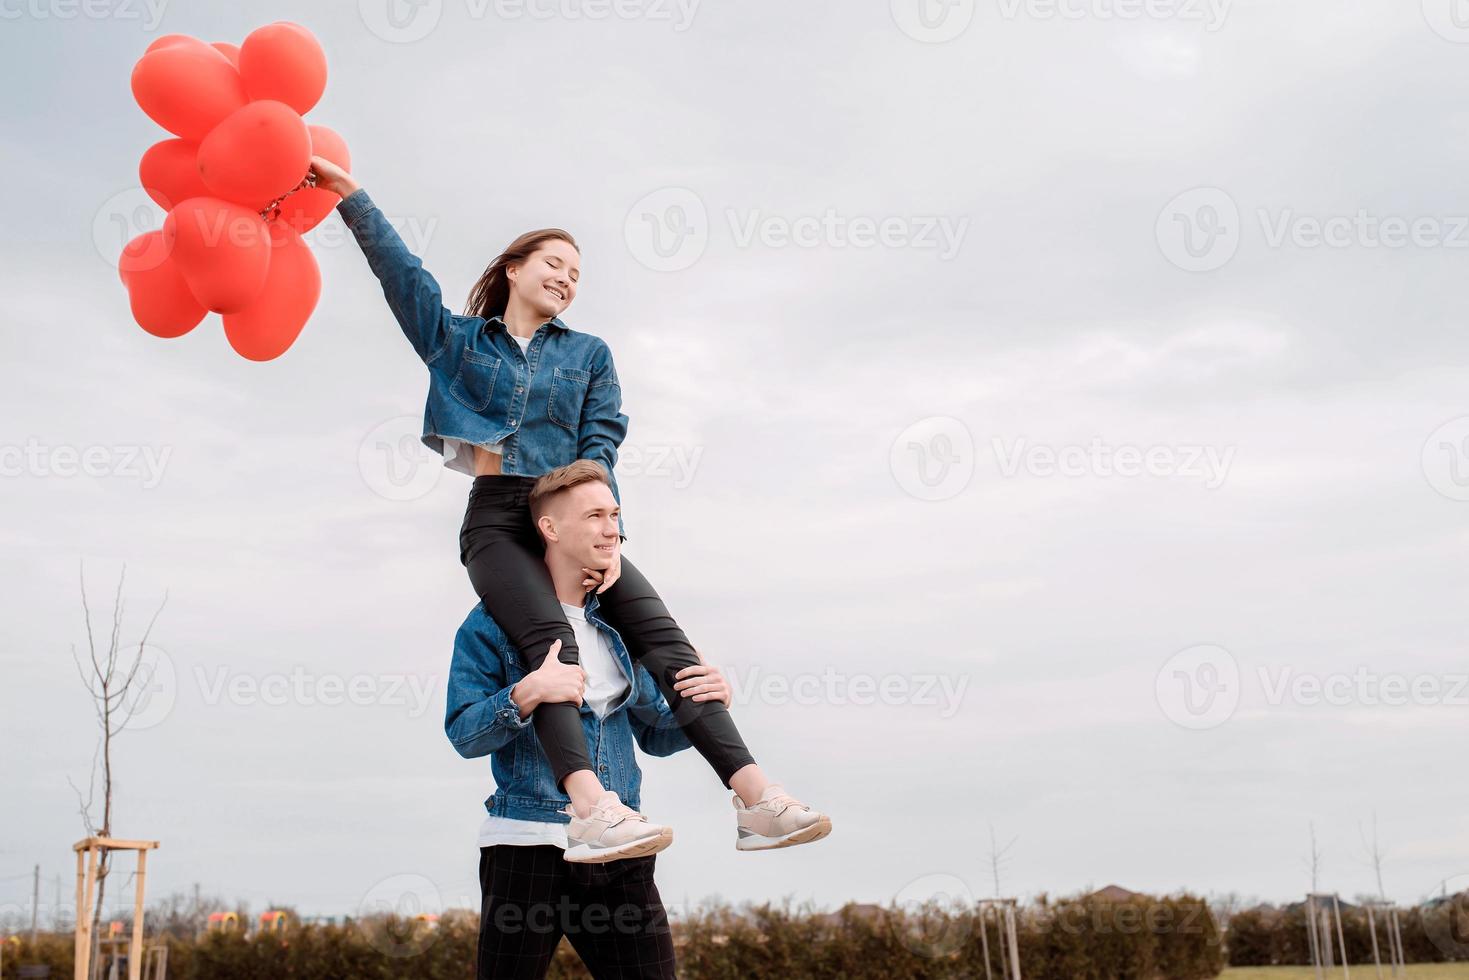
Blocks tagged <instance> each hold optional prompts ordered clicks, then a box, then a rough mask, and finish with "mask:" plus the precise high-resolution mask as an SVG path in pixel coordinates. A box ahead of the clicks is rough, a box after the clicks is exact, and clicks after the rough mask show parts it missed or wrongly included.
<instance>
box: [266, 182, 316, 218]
mask: <svg viewBox="0 0 1469 980" xmlns="http://www.w3.org/2000/svg"><path fill="white" fill-rule="evenodd" d="M315 186H316V173H315V171H307V173H306V177H305V178H304V179H303V180H302V181H301V183H299V184H297V185H296V186H295V187H292V188H291V189H290V190H288V191H286V192H285V193H284V194H282V195H281V196H280V197H278V198H276V199H275V200H274V201H271V202H270V203H269V204H267V205H266V206H265V207H264V208H262V209H261V211H260V217H262V218H264V219H265V220H266V221H274V220H275V219H276V218H279V217H280V214H281V202H282V201H284V200H285V199H286V198H288V197H290V196H291V195H292V194H294V193H296V192H297V191H299V190H301V188H303V187H315Z"/></svg>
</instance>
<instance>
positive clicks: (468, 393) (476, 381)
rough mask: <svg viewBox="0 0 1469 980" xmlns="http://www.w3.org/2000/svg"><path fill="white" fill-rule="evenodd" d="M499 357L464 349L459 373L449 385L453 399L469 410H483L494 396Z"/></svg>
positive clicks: (488, 405) (498, 378)
mask: <svg viewBox="0 0 1469 980" xmlns="http://www.w3.org/2000/svg"><path fill="white" fill-rule="evenodd" d="M500 363H501V362H500V359H499V358H498V357H496V356H495V355H493V354H481V353H480V352H479V351H475V350H466V351H465V352H464V354H463V356H461V357H460V359H459V373H458V374H456V375H455V376H454V383H453V384H452V385H450V386H449V394H451V395H453V396H454V400H455V401H457V402H458V403H459V404H461V405H463V406H464V407H465V408H467V409H469V410H470V411H471V412H483V411H484V410H485V409H486V408H489V407H490V403H491V402H492V401H494V398H495V383H496V382H497V381H499V380H500Z"/></svg>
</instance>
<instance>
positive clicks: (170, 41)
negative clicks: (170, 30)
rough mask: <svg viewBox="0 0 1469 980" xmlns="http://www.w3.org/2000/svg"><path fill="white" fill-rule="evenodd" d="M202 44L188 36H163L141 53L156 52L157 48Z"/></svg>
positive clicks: (195, 38)
mask: <svg viewBox="0 0 1469 980" xmlns="http://www.w3.org/2000/svg"><path fill="white" fill-rule="evenodd" d="M203 43H204V42H203V41H201V40H199V39H198V38H197V37H191V36H189V35H188V34H165V35H163V36H162V37H160V38H158V39H157V40H156V41H154V42H153V43H152V44H150V45H148V47H147V48H145V49H144V50H143V53H144V54H147V53H148V52H149V51H157V50H158V49H159V48H169V47H173V46H174V45H175V44H203Z"/></svg>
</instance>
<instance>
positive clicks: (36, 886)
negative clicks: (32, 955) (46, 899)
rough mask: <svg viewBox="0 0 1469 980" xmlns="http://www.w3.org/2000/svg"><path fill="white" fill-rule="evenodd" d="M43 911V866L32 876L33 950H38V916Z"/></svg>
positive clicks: (37, 866)
mask: <svg viewBox="0 0 1469 980" xmlns="http://www.w3.org/2000/svg"><path fill="white" fill-rule="evenodd" d="M40 910H41V866H40V865H39V864H38V865H36V870H35V873H34V874H33V875H32V876H31V949H35V948H36V914H37V913H38V912H40Z"/></svg>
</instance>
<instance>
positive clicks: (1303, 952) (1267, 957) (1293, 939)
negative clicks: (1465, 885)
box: [1226, 893, 1469, 966]
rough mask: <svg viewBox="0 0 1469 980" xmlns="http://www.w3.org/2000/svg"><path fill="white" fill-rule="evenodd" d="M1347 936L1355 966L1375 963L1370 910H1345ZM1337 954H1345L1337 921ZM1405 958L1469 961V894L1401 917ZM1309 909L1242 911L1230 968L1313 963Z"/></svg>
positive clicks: (1234, 921)
mask: <svg viewBox="0 0 1469 980" xmlns="http://www.w3.org/2000/svg"><path fill="white" fill-rule="evenodd" d="M1341 918H1342V935H1343V937H1344V938H1345V939H1346V949H1347V957H1348V961H1349V962H1350V963H1367V964H1370V963H1371V962H1372V936H1371V933H1370V931H1369V930H1368V928H1367V911H1366V910H1365V909H1363V908H1360V907H1358V906H1354V905H1347V906H1343V908H1342V910H1341ZM1373 918H1374V919H1375V920H1376V925H1377V943H1378V947H1379V949H1380V952H1381V956H1382V962H1383V963H1387V962H1388V952H1387V927H1386V924H1385V923H1384V922H1383V920H1382V916H1381V915H1379V914H1377V913H1374V915H1373ZM1332 921H1333V925H1332V929H1333V935H1332V949H1333V950H1335V951H1336V952H1335V953H1334V955H1335V958H1336V961H1337V962H1338V963H1340V962H1341V952H1340V950H1339V949H1338V946H1337V939H1336V936H1335V920H1334V919H1333V920H1332ZM1398 925H1399V931H1400V932H1401V933H1402V937H1403V955H1404V958H1405V959H1406V960H1407V962H1409V963H1455V962H1469V929H1466V927H1469V893H1465V894H1461V895H1458V896H1456V897H1454V898H1453V899H1452V900H1451V901H1449V902H1446V903H1444V904H1441V905H1438V906H1436V907H1433V908H1427V907H1421V906H1420V907H1415V908H1407V909H1401V910H1399V912H1398ZM1307 942H1308V940H1307V938H1306V912H1305V907H1304V906H1303V905H1287V906H1284V907H1277V906H1273V905H1261V906H1257V907H1256V908H1252V909H1245V910H1243V911H1240V912H1236V913H1235V914H1234V915H1233V916H1232V917H1231V918H1230V920H1229V931H1228V934H1227V935H1226V944H1227V946H1228V951H1229V954H1228V955H1229V965H1230V966H1276V965H1280V966H1304V965H1309V964H1310V962H1311V950H1310V947H1309V946H1308V945H1307Z"/></svg>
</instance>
